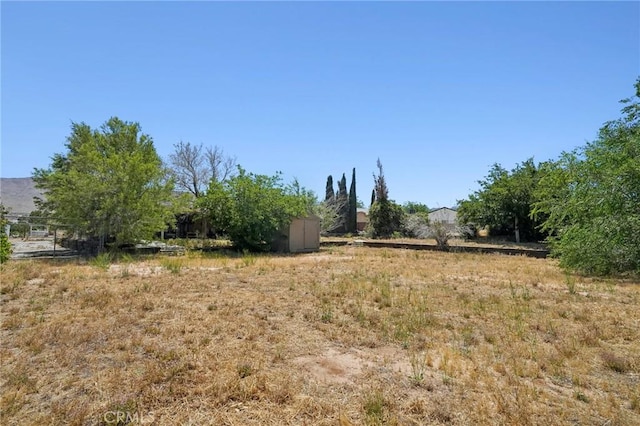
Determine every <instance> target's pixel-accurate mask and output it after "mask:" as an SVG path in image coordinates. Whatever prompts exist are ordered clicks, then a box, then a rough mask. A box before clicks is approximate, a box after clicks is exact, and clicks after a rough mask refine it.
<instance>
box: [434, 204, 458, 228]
mask: <svg viewBox="0 0 640 426" xmlns="http://www.w3.org/2000/svg"><path fill="white" fill-rule="evenodd" d="M457 216H458V212H457V211H456V210H454V209H451V208H449V207H440V208H438V209H432V210H430V211H429V221H431V222H443V223H449V224H454V223H456V220H457Z"/></svg>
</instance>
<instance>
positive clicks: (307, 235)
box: [304, 220, 320, 250]
mask: <svg viewBox="0 0 640 426" xmlns="http://www.w3.org/2000/svg"><path fill="white" fill-rule="evenodd" d="M304 248H305V249H306V250H318V249H319V248H320V222H318V221H317V220H305V221H304Z"/></svg>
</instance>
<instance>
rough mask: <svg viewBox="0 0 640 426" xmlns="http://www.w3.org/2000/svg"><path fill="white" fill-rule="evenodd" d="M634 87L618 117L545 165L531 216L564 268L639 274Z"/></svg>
mask: <svg viewBox="0 0 640 426" xmlns="http://www.w3.org/2000/svg"><path fill="white" fill-rule="evenodd" d="M635 89H636V93H635V96H634V97H632V98H629V99H625V100H623V101H622V103H623V104H625V105H626V106H625V107H624V108H623V109H622V112H623V117H622V118H620V119H618V120H615V121H610V122H607V123H605V124H604V126H603V127H602V128H601V129H600V132H599V135H598V138H597V139H596V140H595V141H593V142H591V143H588V144H587V145H586V146H584V147H582V148H579V149H577V150H575V151H573V152H571V153H563V155H562V156H561V157H560V158H559V160H558V161H556V162H550V163H548V164H547V165H546V167H545V173H544V176H543V177H542V179H541V181H540V184H539V187H538V190H537V194H536V195H537V197H538V200H537V202H536V203H535V204H534V209H533V215H534V216H536V217H540V216H542V217H543V218H544V222H543V225H542V228H543V229H544V230H546V231H547V232H549V234H550V237H549V241H550V243H551V248H552V251H553V253H554V254H555V255H557V256H559V258H560V263H561V265H562V266H564V267H566V268H569V269H572V270H576V271H579V272H583V273H587V274H595V275H607V274H613V273H623V272H635V273H640V78H639V79H638V80H637V81H636V84H635Z"/></svg>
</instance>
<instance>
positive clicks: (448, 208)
mask: <svg viewBox="0 0 640 426" xmlns="http://www.w3.org/2000/svg"><path fill="white" fill-rule="evenodd" d="M445 209H446V210H451V211H454V212H457V211H458V209H457V208H456V207H436V208H435V209H429V213H433V212H435V211H438V210H445Z"/></svg>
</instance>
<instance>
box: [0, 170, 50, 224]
mask: <svg viewBox="0 0 640 426" xmlns="http://www.w3.org/2000/svg"><path fill="white" fill-rule="evenodd" d="M33 197H39V198H42V197H43V192H42V191H40V190H39V189H37V188H36V186H35V182H34V181H33V179H31V178H0V203H2V205H3V206H4V207H5V208H6V209H8V210H9V213H11V214H14V215H25V216H27V215H29V213H31V212H32V211H34V210H35V209H36V205H35V203H34V202H33Z"/></svg>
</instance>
